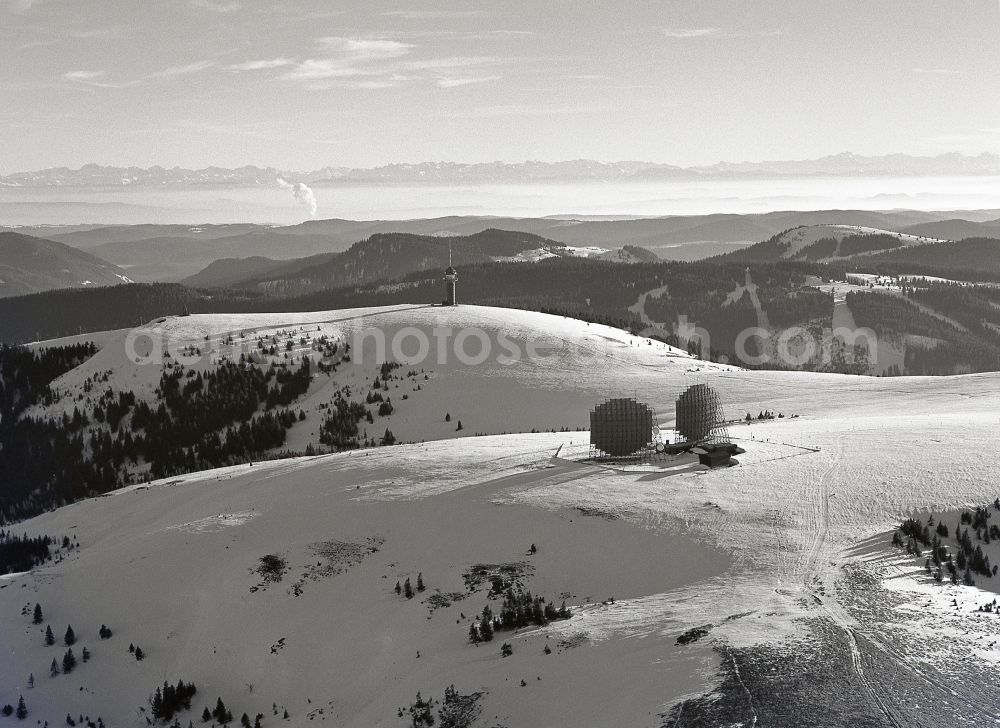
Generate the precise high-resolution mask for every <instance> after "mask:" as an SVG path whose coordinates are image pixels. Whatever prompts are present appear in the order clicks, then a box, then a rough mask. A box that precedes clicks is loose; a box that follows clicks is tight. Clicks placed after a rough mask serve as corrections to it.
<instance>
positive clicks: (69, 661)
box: [62, 647, 76, 675]
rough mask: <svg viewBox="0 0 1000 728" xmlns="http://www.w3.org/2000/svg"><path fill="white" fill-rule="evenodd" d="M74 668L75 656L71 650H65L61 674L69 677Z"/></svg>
mask: <svg viewBox="0 0 1000 728" xmlns="http://www.w3.org/2000/svg"><path fill="white" fill-rule="evenodd" d="M74 667H76V656H75V655H74V654H73V648H72V647H71V648H70V649H68V650H66V654H65V655H63V661H62V668H63V674H64V675H69V674H70V673H71V672H73V668H74Z"/></svg>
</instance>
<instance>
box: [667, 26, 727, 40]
mask: <svg viewBox="0 0 1000 728" xmlns="http://www.w3.org/2000/svg"><path fill="white" fill-rule="evenodd" d="M720 33H722V29H721V28H664V29H663V35H665V36H667V37H668V38H707V37H709V36H713V35H719V34H720Z"/></svg>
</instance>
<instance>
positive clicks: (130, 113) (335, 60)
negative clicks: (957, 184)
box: [0, 0, 1000, 173]
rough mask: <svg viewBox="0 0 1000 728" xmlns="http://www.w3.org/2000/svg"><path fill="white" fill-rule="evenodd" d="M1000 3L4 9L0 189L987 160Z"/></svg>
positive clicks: (994, 142)
mask: <svg viewBox="0 0 1000 728" xmlns="http://www.w3.org/2000/svg"><path fill="white" fill-rule="evenodd" d="M998 31H1000V7H998V1H997V0H982V1H980V0H947V1H942V0H933V1H931V0H927V1H924V0H905V1H904V0H891V1H890V0H884V1H881V2H880V1H878V0H863V1H862V0H857V1H855V0H838V1H837V2H813V1H812V0H783V1H774V2H764V1H759V2H754V1H752V0H729V1H722V2H719V1H714V0H692V1H691V2H666V1H664V0H650V1H649V2H642V1H637V0H622V2H598V1H597V0H574V1H569V0H549V1H544V0H541V1H540V0H492V1H491V2H472V1H469V2H456V1H454V0H427V2H420V3H416V2H413V3H402V2H381V1H380V0H365V1H364V2H360V1H351V2H347V1H343V0H341V1H339V2H338V1H337V0H287V1H285V2H277V1H275V0H0V150H2V151H0V173H9V172H13V171H18V170H25V169H35V168H41V167H48V166H62V165H66V166H79V165H81V164H85V163H88V162H97V163H100V164H116V165H127V164H135V165H140V166H149V165H153V164H160V165H163V166H174V165H181V166H188V167H202V166H207V165H210V164H215V165H220V166H238V165H243V164H257V165H262V166H263V165H273V166H276V167H281V168H286V169H315V168H318V167H321V166H325V165H348V166H374V165H379V164H384V163H389V162H398V161H402V162H416V161H434V160H447V161H467V162H474V161H490V160H504V161H521V160H525V159H539V160H546V161H554V160H563V159H575V158H592V159H600V160H605V161H611V160H622V159H636V160H649V161H657V162H669V163H674V164H681V165H691V164H702V163H712V162H716V161H720V160H727V161H743V160H751V161H757V160H765V159H803V158H812V157H818V156H822V155H826V154H835V153H838V152H842V151H853V152H857V153H861V154H883V153H887V152H907V153H912V154H938V153H941V152H947V151H958V152H963V153H973V154H975V153H980V152H983V151H991V152H1000V32H998Z"/></svg>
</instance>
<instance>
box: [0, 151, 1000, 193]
mask: <svg viewBox="0 0 1000 728" xmlns="http://www.w3.org/2000/svg"><path fill="white" fill-rule="evenodd" d="M859 175H860V176H923V175H1000V155H996V154H990V153H983V154H980V155H978V156H965V155H961V154H954V153H951V154H942V155H939V156H936V157H916V156H910V155H907V154H889V155H885V156H874V157H867V156H862V155H858V154H852V153H850V152H844V153H843V154H835V155H831V156H827V157H821V158H820V159H812V160H802V161H770V162H719V163H717V164H712V165H705V166H695V167H678V166H675V165H671V164H658V163H655V162H635V161H626V162H598V161H594V160H589V159H579V160H571V161H565V162H535V161H527V162H517V163H507V162H484V163H477V164H464V163H457V162H422V163H418V164H390V165H385V166H381V167H374V168H352V167H322V168H320V169H317V170H312V171H293V170H280V169H276V168H273V167H256V166H245V167H238V168H236V169H228V168H224V167H206V168H204V169H183V168H180V167H174V168H171V169H168V168H165V167H159V166H154V167H148V168H143V167H105V166H100V165H97V164H87V165H84V166H83V167H81V168H79V169H70V168H68V167H53V168H50V169H43V170H37V171H29V172H17V173H14V174H8V175H6V176H2V177H0V187H13V188H36V187H41V188H50V187H70V188H79V187H84V188H93V187H129V186H132V187H273V186H275V185H277V184H278V182H277V180H278V178H281V179H286V180H290V181H294V182H304V183H306V184H309V185H312V186H334V185H365V184H380V185H381V184H405V185H414V184H418V185H419V184H463V185H477V184H514V183H529V182H534V183H545V182H574V181H595V182H597V181H603V182H612V181H648V180H669V179H703V178H726V177H755V178H760V177H789V176H790V177H801V176H859Z"/></svg>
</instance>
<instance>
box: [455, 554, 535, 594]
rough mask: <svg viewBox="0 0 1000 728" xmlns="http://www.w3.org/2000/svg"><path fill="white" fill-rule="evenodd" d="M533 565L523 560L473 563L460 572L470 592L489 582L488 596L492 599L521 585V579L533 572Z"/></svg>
mask: <svg viewBox="0 0 1000 728" xmlns="http://www.w3.org/2000/svg"><path fill="white" fill-rule="evenodd" d="M534 570H535V567H533V566H532V565H531V564H528V563H526V562H524V561H512V562H510V563H506V564H473V565H472V566H470V567H469V568H468V570H467V571H465V572H464V573H463V574H462V579H463V580H464V581H465V588H466V589H468V590H469V591H470V592H474V591H476V590H478V589H479V588H480V587H481V586H482V585H483V584H486V583H489V585H490V593H489V595H488V596H489V598H490V599H494V598H496V597H498V596H500V595H501V594H503V593H504V592H505V591H507V590H508V589H512V588H517V587H522V586H523V581H524V579H526V578H527V577H529V576H531V574H532V573H534Z"/></svg>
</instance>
